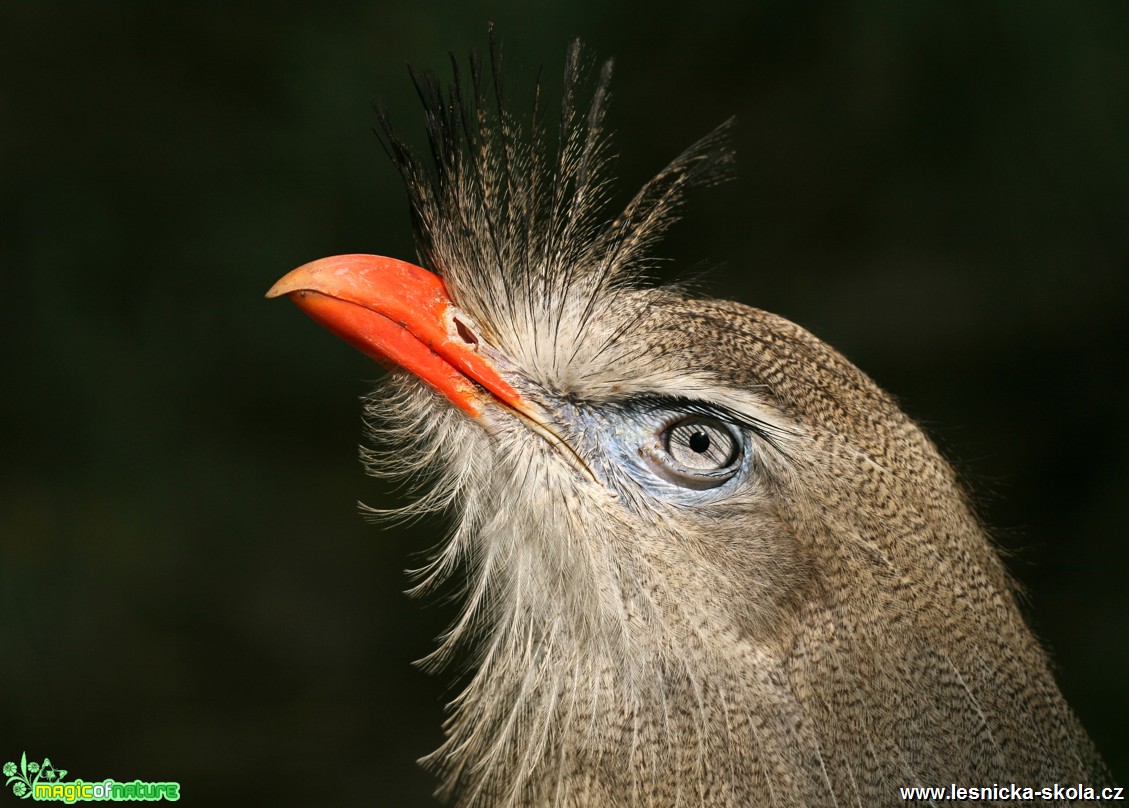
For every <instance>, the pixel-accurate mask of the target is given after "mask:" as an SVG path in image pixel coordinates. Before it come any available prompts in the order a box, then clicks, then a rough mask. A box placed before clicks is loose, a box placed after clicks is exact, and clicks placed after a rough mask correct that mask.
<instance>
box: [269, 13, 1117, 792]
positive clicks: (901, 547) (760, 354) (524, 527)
mask: <svg viewBox="0 0 1129 808" xmlns="http://www.w3.org/2000/svg"><path fill="white" fill-rule="evenodd" d="M451 61H452V78H451V80H450V82H449V83H447V84H444V83H443V82H441V81H440V80H439V79H438V78H437V77H436V76H435V75H434V74H432V73H430V72H425V73H416V72H413V73H412V79H413V81H414V83H415V86H416V89H417V91H418V94H419V97H420V100H421V102H422V106H423V109H424V113H425V121H426V134H427V144H428V147H427V149H426V150H423V151H422V152H421V151H419V150H417V149H416V148H414V147H413V146H412V145H410V143H409V142H408V141H407V140H405V139H404V138H403V137H402V136H401V135H400V134H399V132H398V130H397V129H396V128H394V127H393V125H392V124H391V122H390V121H389V119H388V116H387V115H386V114H385V113H384V112H382V111H381V112H379V121H380V126H379V127H378V134H379V135H380V139H381V143H382V144H383V146H384V148H385V150H386V151H387V152H388V154H389V156H390V158H391V160H392V161H393V163H394V164H395V166H396V168H397V169H398V171H399V173H400V175H401V177H402V180H403V184H404V187H405V189H406V193H407V197H408V203H409V210H410V214H411V221H412V227H413V233H414V236H415V240H416V245H417V252H418V257H417V261H418V263H414V264H413V263H409V262H407V261H403V260H399V259H395V258H390V257H384V256H377V255H359V254H358V255H340V256H334V257H330V258H324V259H319V260H317V261H313V262H311V263H309V264H305V265H303V266H301V267H299V268H298V269H296V270H294V271H292V272H290V273H289V274H287V275H285V276H284V277H283V278H282V279H281V280H279V281H278V282H277V283H276V284H275V285H274V286H273V287H272V288H271V290H270V291H269V292H268V295H267V296H268V297H272V298H273V297H288V298H290V299H291V300H292V301H293V302H295V303H296V304H297V305H298V306H299V308H301V309H302V310H303V311H304V312H305V313H306V314H308V315H310V316H311V317H312V318H313V319H314V320H315V321H317V322H318V323H320V324H321V325H323V326H324V327H326V328H327V329H329V330H330V331H331V332H332V333H334V334H336V335H337V336H339V337H341V338H342V339H343V340H345V341H346V342H347V343H348V344H350V345H352V346H353V347H355V348H357V349H359V350H361V351H362V352H364V353H365V354H366V355H368V356H370V357H372V358H373V359H374V360H376V361H378V362H380V363H381V364H383V365H385V366H386V367H388V368H390V369H391V372H390V374H389V375H388V377H387V378H386V380H385V381H384V382H383V383H382V384H381V386H380V387H378V389H377V390H375V391H374V392H373V393H372V394H371V395H370V396H369V397H368V398H367V399H366V401H365V405H364V410H365V415H364V417H365V421H366V424H367V433H368V445H367V447H366V448H364V449H362V458H363V461H364V464H365V466H366V468H367V470H368V471H369V472H370V473H371V474H373V475H376V476H378V477H395V478H401V479H406V480H408V481H409V483H410V484H411V485H412V486H413V488H412V490H413V491H414V492H415V498H414V499H413V500H412V501H411V502H410V504H409V505H407V506H405V507H403V508H402V509H400V510H399V511H396V512H395V513H394V514H393V515H398V516H401V517H411V516H417V515H422V514H428V513H435V512H442V513H447V514H449V515H450V517H451V523H452V528H451V532H450V535H449V537H448V538H447V539H446V541H445V542H444V543H442V545H441V546H440V548H439V549H438V550H437V551H436V552H435V554H434V555H433V556H432V557H431V558H430V559H429V562H428V564H427V565H426V566H425V567H424V568H423V569H422V570H420V571H418V575H419V580H418V582H417V585H416V587H415V589H414V590H413V591H417V592H420V593H426V592H429V591H432V590H433V589H434V588H435V587H436V586H438V585H439V584H441V583H443V582H445V581H449V580H451V579H452V578H454V579H455V580H456V581H457V582H458V584H459V588H460V591H461V596H462V605H461V610H460V612H459V614H458V616H457V618H456V619H455V621H454V623H453V624H452V626H451V627H450V628H449V630H447V631H446V632H445V634H444V635H443V636H442V637H441V638H440V639H439V641H438V644H437V647H436V650H435V651H434V653H433V654H432V655H431V656H429V657H428V658H427V660H425V662H426V663H428V664H430V665H431V666H433V667H434V668H441V667H442V666H444V665H446V664H448V663H450V662H451V660H452V659H453V658H454V657H455V656H456V655H457V654H459V653H465V654H467V655H468V656H469V659H470V660H471V664H472V674H471V675H470V677H469V680H468V681H467V683H466V685H465V689H463V690H462V692H461V693H460V694H459V695H458V696H457V697H456V698H454V700H453V701H452V702H451V704H450V705H449V707H448V710H449V715H448V719H447V721H446V723H445V725H444V730H445V741H444V742H443V744H442V746H441V747H440V748H439V749H438V750H436V751H435V752H434V753H433V754H431V755H429V756H427V757H426V758H424V759H423V761H422V762H423V764H424V765H425V766H426V767H428V768H429V769H430V770H432V771H433V772H434V773H435V775H436V777H437V779H438V782H439V785H438V787H437V792H436V793H437V795H438V796H439V797H440V798H441V799H443V800H446V801H448V802H452V803H453V804H455V805H458V806H466V807H468V808H470V807H472V806H473V807H475V808H477V807H479V806H561V807H564V806H570V807H575V808H580V807H581V806H656V807H657V806H664V807H665V806H761V805H764V806H881V805H895V804H899V805H900V804H905V803H906V802H910V803H913V802H914V801H915V800H916V801H919V802H920V803H921V804H950V803H955V802H958V801H959V800H960V799H962V798H963V799H970V800H972V801H973V802H977V801H980V802H983V803H985V804H996V803H997V802H1001V803H1002V802H1007V803H1008V804H1022V803H1024V802H1026V803H1029V804H1034V803H1036V802H1037V803H1038V804H1040V805H1067V804H1073V802H1074V801H1075V800H1084V799H1092V800H1094V801H1096V802H1101V801H1103V800H1111V799H1112V798H1113V795H1114V794H1115V793H1116V792H1117V789H1116V786H1115V784H1114V781H1113V779H1112V777H1111V775H1110V773H1109V771H1108V769H1107V768H1106V766H1105V764H1104V763H1103V761H1102V758H1101V756H1100V754H1099V753H1098V751H1097V750H1096V749H1095V747H1094V745H1093V743H1092V742H1091V741H1090V739H1089V737H1088V736H1087V734H1086V732H1085V730H1084V729H1083V728H1082V726H1081V724H1080V722H1079V721H1078V719H1077V718H1076V716H1075V715H1074V713H1073V712H1072V710H1071V708H1070V707H1069V706H1068V704H1067V703H1066V701H1065V699H1064V698H1063V696H1062V694H1061V693H1060V691H1059V689H1058V687H1057V685H1056V683H1055V679H1054V675H1053V670H1052V665H1051V662H1050V660H1049V658H1048V655H1047V654H1046V652H1045V651H1044V650H1043V649H1042V647H1041V645H1040V643H1039V641H1038V640H1037V639H1036V638H1035V636H1034V635H1033V633H1032V631H1031V630H1030V629H1029V627H1028V626H1027V624H1026V622H1025V619H1024V616H1023V614H1022V612H1021V609H1020V606H1019V603H1018V601H1017V587H1016V584H1015V582H1014V580H1013V579H1012V577H1011V576H1010V575H1009V573H1008V571H1007V569H1006V567H1005V565H1004V563H1003V561H1002V560H1001V555H1000V552H999V550H998V549H997V548H996V546H995V544H994V543H993V540H992V539H991V537H990V536H989V534H988V532H987V531H986V529H985V528H984V527H983V525H982V524H981V522H980V521H979V519H978V518H977V516H976V514H975V512H974V509H973V507H972V505H971V504H970V497H969V494H968V492H967V491H966V489H965V485H964V483H963V482H962V480H961V479H960V477H959V476H958V475H957V473H956V472H955V471H954V469H953V467H952V466H951V465H950V464H949V463H948V462H947V461H946V460H945V459H944V458H943V457H942V455H941V453H940V452H939V451H938V449H937V447H936V446H935V445H934V443H933V442H932V441H931V440H930V438H929V437H928V436H927V435H926V434H925V433H924V431H923V430H922V429H921V428H920V427H919V426H917V425H916V424H915V423H914V422H913V421H912V420H911V419H910V418H909V417H908V416H907V415H906V414H905V413H903V412H902V410H901V409H900V408H899V406H898V404H897V403H896V402H895V400H894V399H893V398H892V397H891V396H890V395H889V394H888V393H886V392H885V391H884V390H882V389H881V388H880V387H879V386H878V385H877V384H876V383H875V382H874V381H872V380H871V379H870V378H869V377H868V376H867V375H865V374H864V373H863V372H862V371H861V370H859V369H858V368H856V367H855V366H854V365H853V364H852V363H851V362H850V361H848V360H847V359H846V358H845V357H844V356H843V355H842V354H840V353H839V352H838V351H836V350H835V349H834V348H832V347H831V346H830V345H828V344H826V343H825V342H823V341H821V340H820V339H818V338H817V337H815V336H814V335H812V334H811V333H809V332H808V331H806V330H805V329H804V328H802V327H800V326H799V325H796V324H794V323H792V322H791V321H789V320H787V319H785V318H783V317H781V316H778V315H775V314H772V313H769V312H766V311H762V310H759V309H756V308H752V307H750V306H747V305H745V304H743V303H740V302H732V301H725V300H719V299H714V298H710V297H707V296H705V295H703V294H700V293H698V292H696V291H695V290H692V289H690V288H688V287H686V286H680V285H662V284H659V283H657V282H654V281H653V280H651V279H650V271H651V268H652V267H653V266H654V263H655V260H656V259H655V258H654V254H653V253H654V248H655V246H656V244H657V242H658V241H659V239H660V238H661V237H662V236H663V235H664V233H665V232H666V231H667V229H668V228H669V227H670V225H671V224H672V223H673V222H675V221H676V220H677V219H678V218H679V216H680V215H681V211H682V206H683V203H684V200H685V197H686V193H687V191H688V190H689V189H692V188H698V187H704V186H709V185H712V184H715V183H717V182H721V181H723V180H725V179H728V178H729V177H730V176H731V175H732V174H733V172H734V165H735V157H734V153H733V150H732V148H731V146H730V145H729V141H730V132H731V129H732V127H733V122H732V121H727V122H725V123H723V124H722V125H721V126H720V127H718V128H717V129H715V130H714V131H712V132H710V133H708V134H707V135H705V137H703V138H702V139H701V140H700V141H698V142H697V143H695V144H694V145H692V146H691V147H690V148H688V149H687V150H686V151H684V152H683V153H682V154H681V155H679V156H678V157H677V158H675V159H674V160H673V161H672V162H671V163H670V164H669V165H668V166H666V168H664V169H663V170H661V171H660V172H659V173H658V174H657V175H656V176H655V177H654V178H653V179H651V180H650V181H648V182H647V183H646V184H645V185H644V186H643V187H642V188H641V190H640V191H639V192H638V193H637V194H636V195H635V196H634V197H633V198H632V199H631V200H630V201H629V202H628V203H627V204H626V206H625V207H624V208H623V210H622V211H621V212H619V213H617V214H612V213H609V207H610V204H611V199H612V196H613V190H612V186H611V182H610V180H609V179H608V176H609V165H610V163H611V159H612V152H611V147H610V139H609V133H608V126H607V123H606V114H607V109H608V103H609V97H610V90H609V88H610V82H611V76H612V62H611V61H610V60H609V61H605V62H602V63H598V62H597V61H596V60H595V59H594V58H593V57H591V56H590V55H589V54H588V52H587V51H586V50H585V49H584V47H583V46H582V45H581V44H580V42H579V41H574V42H573V43H572V45H571V46H570V47H569V49H568V51H567V54H566V58H565V66H564V71H563V72H564V76H563V90H562V92H561V101H560V106H559V119H558V118H557V116H556V115H549V114H548V113H547V111H546V107H547V103H546V102H545V101H544V99H543V97H542V90H541V83H540V79H538V81H537V84H536V85H535V88H534V92H533V96H532V104H531V107H532V112H531V114H525V115H518V114H517V113H516V112H514V111H513V108H512V106H511V103H510V101H509V97H508V95H507V93H506V91H505V87H504V75H505V71H504V69H503V66H502V48H501V44H500V40H499V39H498V38H497V37H496V36H495V35H494V33H493V31H491V36H490V45H489V54H488V58H483V57H482V56H479V55H477V54H475V53H472V54H471V56H470V59H469V68H467V67H464V66H463V65H462V64H461V62H460V60H459V59H457V58H455V57H454V56H452V59H451ZM550 120H553V121H555V125H553V124H551V123H550ZM425 267H426V268H425ZM950 787H951V789H950ZM1068 787H1069V788H1072V789H1075V790H1073V791H1067V790H1066V789H1067V788H1068ZM907 788H920V789H927V788H937V789H940V790H938V791H935V792H925V791H910V792H907V791H905V789H907ZM958 789H965V790H964V791H958ZM969 789H970V790H969ZM1016 789H1018V790H1016ZM1085 789H1088V791H1086V790H1085Z"/></svg>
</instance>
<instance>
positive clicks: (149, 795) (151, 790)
mask: <svg viewBox="0 0 1129 808" xmlns="http://www.w3.org/2000/svg"><path fill="white" fill-rule="evenodd" d="M2 771H3V773H4V776H5V777H7V778H8V779H7V781H5V783H4V785H5V786H11V787H12V793H13V794H15V795H16V796H17V797H20V798H21V799H25V800H26V799H33V800H36V801H42V802H65V803H67V804H68V805H69V804H71V803H75V802H109V801H123V800H130V801H134V800H144V801H149V802H155V801H157V800H168V801H169V802H174V801H176V800H179V799H180V783H175V782H169V783H151V782H147V781H144V780H133V781H130V782H124V783H123V782H118V781H117V780H113V779H109V778H107V779H105V780H99V781H97V782H84V781H83V780H67V779H66V776H67V770H66V769H60V768H58V767H57V766H55V765H54V764H53V763H52V762H51V759H50V758H44V759H43V762H42V763H36V762H35V761H34V760H32V761H28V759H27V752H24V753H22V754H21V755H20V763H19V765H18V766H17V765H16V764H15V763H14V762H12V761H8V762H7V763H5V764H4V767H3V769H2Z"/></svg>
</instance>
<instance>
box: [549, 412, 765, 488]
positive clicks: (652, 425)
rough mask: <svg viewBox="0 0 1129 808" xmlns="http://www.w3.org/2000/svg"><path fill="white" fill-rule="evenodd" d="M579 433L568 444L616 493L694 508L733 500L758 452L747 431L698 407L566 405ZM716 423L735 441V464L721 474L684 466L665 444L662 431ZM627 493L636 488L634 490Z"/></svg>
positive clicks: (568, 417) (721, 471)
mask: <svg viewBox="0 0 1129 808" xmlns="http://www.w3.org/2000/svg"><path fill="white" fill-rule="evenodd" d="M562 409H563V410H565V412H562V414H563V415H564V416H565V419H564V420H566V421H568V422H569V423H570V425H571V426H572V427H573V428H574V429H577V432H575V433H573V434H572V435H570V436H569V437H568V438H567V440H569V442H570V444H572V445H573V448H574V449H576V450H577V451H578V452H579V453H580V454H581V455H582V456H583V457H584V458H585V460H586V462H588V463H589V465H590V466H591V467H592V468H593V469H594V470H595V471H596V473H597V475H598V476H599V477H600V478H601V479H602V480H603V481H604V482H605V484H607V485H608V486H609V487H610V488H612V489H613V490H614V491H615V492H616V493H617V494H623V495H627V496H635V497H637V496H640V495H643V496H645V497H649V498H653V499H658V500H662V501H667V502H671V503H673V504H679V505H685V506H689V507H693V506H696V505H707V504H710V503H713V502H717V501H719V500H722V499H725V498H727V497H729V496H731V495H732V494H733V493H734V492H735V491H737V490H740V488H741V487H742V486H743V484H744V482H745V481H746V480H747V479H748V476H749V470H750V465H751V463H750V458H751V457H752V453H753V451H754V446H753V441H752V437H751V435H750V432H749V430H748V429H746V428H743V427H742V426H739V425H736V424H733V423H732V422H730V421H728V420H727V419H725V418H724V417H719V416H717V415H713V414H705V413H702V412H701V411H700V410H699V409H698V408H682V407H667V406H656V407H645V408H644V407H638V406H594V405H575V404H574V405H567V406H566V407H564V408H562ZM695 417H699V418H708V419H710V420H712V421H715V422H717V424H718V425H720V426H721V427H722V428H724V429H725V430H726V431H727V432H728V433H729V434H730V435H731V436H732V437H733V439H734V441H736V443H737V451H736V458H735V459H734V461H733V463H732V464H731V465H729V466H727V467H725V468H724V469H719V470H717V471H701V470H693V469H686V468H685V467H681V466H680V465H679V464H678V463H677V461H675V460H674V458H673V457H671V456H670V454H669V453H668V452H667V451H666V448H665V447H664V445H663V441H664V437H663V435H664V433H665V432H666V431H667V430H669V429H670V428H671V427H672V426H674V425H676V424H678V423H680V422H682V421H684V420H686V419H687V418H695ZM626 489H634V490H632V491H629V490H626Z"/></svg>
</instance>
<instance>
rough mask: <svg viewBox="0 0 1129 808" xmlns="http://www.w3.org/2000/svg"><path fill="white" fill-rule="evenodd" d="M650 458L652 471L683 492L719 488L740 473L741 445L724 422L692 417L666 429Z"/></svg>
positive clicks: (699, 416)
mask: <svg viewBox="0 0 1129 808" xmlns="http://www.w3.org/2000/svg"><path fill="white" fill-rule="evenodd" d="M658 438H659V440H658V446H656V447H653V449H652V451H651V452H650V453H649V454H650V460H651V467H652V469H653V470H654V471H655V472H657V473H658V475H659V476H660V477H662V478H663V479H665V480H666V481H667V482H671V483H674V484H675V485H679V486H682V487H684V488H695V489H703V488H716V487H717V486H719V485H722V484H723V483H725V482H727V481H728V480H729V479H731V478H732V477H733V475H734V474H736V473H737V470H738V468H739V466H740V460H741V441H740V440H739V439H738V438H737V436H736V435H734V434H733V431H732V430H731V429H730V428H729V427H728V426H727V425H726V424H725V423H723V422H722V421H719V420H717V419H716V418H709V417H706V416H702V415H691V416H688V417H686V418H682V419H681V420H678V421H675V422H674V423H671V424H669V425H668V426H666V427H665V428H664V429H663V430H662V432H661V433H660V434H659V436H658Z"/></svg>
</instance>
